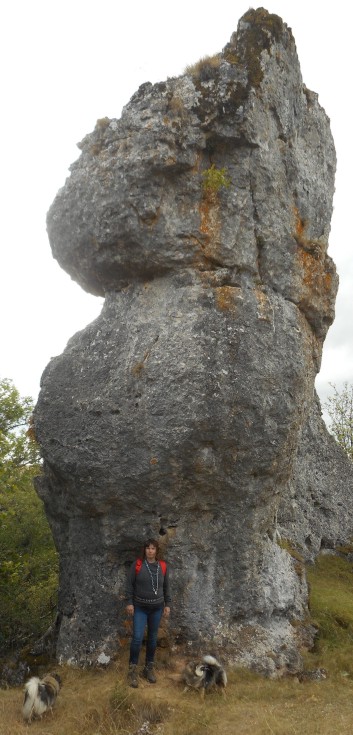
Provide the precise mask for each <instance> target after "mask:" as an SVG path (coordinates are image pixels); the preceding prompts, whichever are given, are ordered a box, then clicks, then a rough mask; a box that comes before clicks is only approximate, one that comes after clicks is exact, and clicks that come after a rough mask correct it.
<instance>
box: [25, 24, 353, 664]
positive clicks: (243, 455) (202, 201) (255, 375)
mask: <svg viewBox="0 0 353 735" xmlns="http://www.w3.org/2000/svg"><path fill="white" fill-rule="evenodd" d="M80 148H81V150H82V153H81V156H80V158H79V159H78V161H77V162H75V163H74V164H73V166H72V168H71V176H70V177H69V178H68V180H67V182H66V184H65V186H64V188H63V189H62V190H61V191H59V193H58V195H57V197H56V199H55V201H54V203H53V205H52V207H51V210H50V212H49V215H48V232H49V238H50V242H51V246H52V250H53V254H54V257H55V258H56V259H57V260H58V262H59V263H60V265H61V266H62V267H63V268H64V269H65V270H66V271H67V272H68V273H70V275H71V276H72V278H74V279H75V280H76V281H77V282H78V283H79V284H80V285H81V286H82V287H83V288H84V289H86V290H88V291H90V292H91V293H94V294H101V295H104V296H105V297H106V298H105V305H104V308H103V311H102V314H101V316H100V317H99V318H98V319H97V320H96V321H95V322H93V323H92V324H90V325H89V326H88V327H87V328H86V329H85V330H83V331H82V332H80V333H79V334H77V335H75V336H74V337H73V338H72V339H71V340H70V342H69V344H68V346H67V348H66V350H65V352H64V353H63V355H61V356H59V357H56V358H55V359H53V360H52V361H51V362H50V364H49V365H48V367H47V368H46V370H45V372H44V375H43V379H42V388H41V393H40V397H39V401H38V405H37V408H36V412H35V424H36V431H37V435H38V439H39V441H40V443H41V446H42V450H43V457H44V475H43V477H42V479H41V480H40V481H39V483H38V490H39V493H40V495H41V497H42V498H43V500H44V503H45V508H46V512H47V515H48V518H49V520H50V523H51V527H52V529H53V534H54V538H55V541H56V544H57V547H58V550H59V553H60V559H61V577H60V600H59V616H60V617H59V620H60V630H59V637H58V646H57V654H58V656H59V657H60V658H61V659H62V660H67V661H68V660H70V661H75V662H79V663H85V662H92V661H95V660H97V658H98V657H99V655H100V654H101V653H103V652H104V654H106V655H113V654H114V653H115V652H116V651H117V650H118V648H119V641H120V640H121V638H122V637H123V635H124V634H125V630H126V619H125V615H124V605H125V602H124V585H125V574H126V568H127V566H128V565H129V564H130V563H131V561H132V560H133V558H134V557H135V555H136V552H137V551H138V550H139V544H140V541H141V540H142V539H143V538H144V537H145V536H146V535H151V534H152V535H154V536H159V538H160V539H161V542H162V544H163V546H164V554H165V556H166V557H167V559H168V560H169V561H170V564H171V569H172V588H173V597H174V605H173V615H172V620H171V623H170V633H171V635H172V636H173V637H174V638H175V639H176V640H178V641H179V642H180V643H182V642H183V641H194V642H195V643H196V644H197V642H198V641H199V640H200V639H202V640H204V639H205V638H206V639H211V640H212V641H213V645H214V646H215V645H219V646H223V648H224V650H226V651H227V653H228V656H229V658H230V660H233V661H234V662H237V663H245V664H247V665H251V666H255V667H257V668H259V669H261V670H263V671H266V672H268V673H270V674H273V675H275V674H276V672H281V671H284V670H288V669H290V670H295V669H296V668H298V666H300V657H299V653H298V651H299V648H300V645H301V644H302V641H303V636H304V637H305V635H306V636H307V641H308V640H309V639H310V630H309V632H308V631H304V627H303V626H301V625H300V624H298V622H299V623H300V621H304V620H305V618H306V614H307V587H306V582H305V573H304V571H303V569H298V563H297V562H296V561H295V560H294V559H293V558H292V557H291V556H290V554H289V553H288V552H287V551H286V550H285V549H284V548H282V547H281V544H280V543H278V541H279V537H278V532H277V517H278V514H280V516H281V531H282V535H283V533H286V529H285V527H284V526H283V524H285V522H286V520H287V521H288V523H289V525H290V523H291V524H292V526H293V528H292V529H289V527H288V535H289V536H291V538H292V539H293V542H295V543H299V544H300V543H301V542H302V541H303V543H304V544H305V543H306V544H307V545H308V536H309V535H310V529H309V530H308V528H306V529H305V534H304V536H303V539H302V536H301V534H300V532H296V528H297V524H298V522H299V523H300V512H299V511H298V508H299V509H300V508H301V507H302V506H301V505H300V502H299V499H298V498H299V496H300V498H305V492H306V491H305V479H303V477H302V478H301V479H302V482H301V480H300V479H298V477H299V478H300V460H298V457H300V452H301V451H302V454H303V455H305V449H303V446H304V445H305V439H303V436H304V433H305V431H304V427H305V426H306V425H307V422H308V421H310V416H311V411H312V407H313V405H314V380H315V376H316V374H317V372H318V370H319V367H320V358H321V350H322V344H323V340H324V337H325V334H326V331H327V329H328V327H329V325H330V324H331V322H332V320H333V317H334V301H335V295H336V289H337V277H336V273H335V268H334V265H333V263H332V261H331V259H330V258H329V257H328V255H327V253H326V251H327V245H328V236H329V230H330V218H331V213H332V196H333V189H334V172H335V151H334V144H333V140H332V137H331V133H330V127H329V121H328V118H327V116H326V114H325V112H324V110H323V109H322V108H321V107H320V105H319V103H318V99H317V96H316V95H315V94H314V93H312V92H310V91H309V90H308V89H306V88H305V86H304V85H303V82H302V78H301V74H300V68H299V63H298V59H297V55H296V49H295V43H294V40H293V36H292V33H291V31H290V29H289V28H287V26H286V25H285V24H284V23H283V22H282V20H281V19H280V18H278V17H277V16H274V15H269V14H268V13H267V11H265V10H263V9H260V10H257V11H253V10H251V11H249V12H248V13H246V15H245V16H244V17H243V18H242V19H241V20H240V22H239V26H238V31H237V33H234V34H233V36H232V37H231V40H230V42H229V43H228V44H227V45H226V47H225V48H224V50H223V51H222V53H220V54H219V55H218V56H217V57H214V58H212V59H209V60H206V61H203V62H200V63H199V64H196V65H195V67H194V68H191V69H189V70H187V72H186V73H185V74H184V75H183V76H181V77H179V78H175V79H169V80H168V81H167V82H163V83H160V84H156V85H152V84H149V83H147V84H144V85H143V86H142V87H140V89H139V90H138V92H137V93H136V94H135V95H134V96H133V97H132V99H131V101H130V102H129V104H128V105H127V106H126V107H125V108H124V110H123V113H122V116H121V119H120V120H116V119H113V120H109V119H103V120H100V121H98V122H97V125H96V128H95V130H94V131H93V133H91V134H90V135H87V136H86V138H85V139H84V140H83V141H82V143H81V144H80ZM327 441H328V442H329V441H330V440H329V439H328V440H327ZM303 442H304V444H303ZM300 447H302V449H300ZM314 464H315V461H314ZM333 464H334V463H333ZM298 467H299V469H298ZM346 471H348V470H347V467H346ZM295 478H296V479H295ZM350 481H351V480H350ZM300 483H301V484H300ZM296 488H298V498H297V497H296V498H294V495H295V494H296ZM303 502H304V501H303ZM310 502H311V501H310V499H308V500H307V503H308V504H309V505H310ZM307 515H308V514H307ZM314 516H315V510H313V513H312V517H313V518H314ZM337 517H338V516H337ZM351 520H352V519H351V518H349V519H348V520H347V523H346V527H345V528H346V531H347V533H348V531H350V532H351V529H352V527H353V524H352V522H351ZM310 523H311V521H310V518H309V520H308V523H307V525H308V526H310ZM283 528H284V530H283ZM293 529H294V530H293ZM316 531H317V529H316ZM315 539H316V541H315V543H316V544H317V545H318V547H319V546H320V543H319V541H318V539H317V534H316V536H315ZM293 623H295V624H294V625H293ZM308 636H309V638H308Z"/></svg>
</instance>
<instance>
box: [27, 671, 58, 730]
mask: <svg viewBox="0 0 353 735" xmlns="http://www.w3.org/2000/svg"><path fill="white" fill-rule="evenodd" d="M60 686H61V679H60V676H59V674H47V675H46V676H44V678H43V679H39V678H38V676H32V678H31V679H29V680H28V681H27V683H26V684H25V697H24V702H23V708H22V714H23V717H24V719H25V720H26V722H31V720H32V719H33V718H34V717H42V715H44V712H47V710H52V709H53V706H54V704H55V701H56V698H57V696H58V694H59V689H60Z"/></svg>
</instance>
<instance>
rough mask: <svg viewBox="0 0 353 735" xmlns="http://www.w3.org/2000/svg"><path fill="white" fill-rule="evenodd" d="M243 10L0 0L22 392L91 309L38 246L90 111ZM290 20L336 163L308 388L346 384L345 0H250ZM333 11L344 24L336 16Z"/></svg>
mask: <svg viewBox="0 0 353 735" xmlns="http://www.w3.org/2000/svg"><path fill="white" fill-rule="evenodd" d="M249 7H258V5H257V4H254V5H253V6H251V5H249V3H248V2H237V1H236V0H231V1H230V0H217V1H216V2H212V3H211V2H206V0H188V2H186V1H185V0H179V2H178V3H175V4H172V3H167V2H165V1H164V2H162V0H150V2H146V0H144V1H141V0H135V2H133V3H132V2H130V3H129V2H126V3H124V2H119V3H118V1H117V0H115V2H112V1H111V0H99V2H97V1H95V2H91V1H90V0H60V2H58V1H57V0H45V1H44V0H19V1H18V2H16V0H13V2H10V1H9V0H8V2H6V3H4V4H3V6H2V10H1V11H0V19H1V44H0V54H1V59H0V60H1V69H2V77H3V79H2V85H1V102H2V105H1V106H2V115H1V120H0V128H1V173H0V176H1V236H2V237H1V289H0V299H1V301H0V308H1V325H2V335H1V355H2V356H1V366H0V377H7V378H11V379H12V380H13V381H14V382H15V385H16V386H17V387H18V389H19V390H20V392H21V394H22V395H31V396H33V398H34V399H36V397H37V395H38V391H39V382H40V377H41V373H42V372H43V370H44V368H45V366H46V364H47V363H48V362H49V360H50V358H51V357H52V356H54V355H57V354H60V353H61V352H62V351H63V349H64V348H65V345H66V343H67V341H68V339H69V338H70V337H71V336H72V335H73V334H74V333H75V332H77V331H78V330H79V329H82V328H84V327H85V326H86V324H88V323H89V322H90V321H92V319H94V318H95V317H96V316H97V315H98V313H99V312H100V309H101V306H102V299H98V298H95V297H93V296H90V295H88V294H86V293H84V292H83V291H82V290H81V289H80V287H79V286H78V285H76V284H75V283H74V282H73V281H71V279H70V277H69V276H68V275H67V274H66V273H64V271H62V270H61V269H60V268H59V266H58V264H57V263H56V261H54V260H53V258H52V256H51V251H50V246H49V243H48V239H47V235H46V224H45V218H46V212H47V210H48V208H49V206H50V204H51V202H52V200H53V198H54V196H55V194H56V192H57V190H58V189H59V188H60V187H61V186H62V185H63V184H64V181H65V179H66V177H67V176H68V167H69V166H70V164H71V163H72V162H73V161H74V160H75V159H76V158H77V157H78V155H79V150H78V148H77V146H76V144H77V143H78V142H79V141H80V140H81V139H82V138H83V137H84V136H85V135H86V133H88V132H90V131H91V130H92V129H93V128H94V126H95V123H96V120H97V119H98V118H102V117H105V116H108V117H120V114H121V110H122V107H123V106H124V105H125V104H126V103H127V102H128V101H129V99H130V98H131V96H132V95H133V93H134V92H135V91H136V90H137V88H138V87H139V85H140V84H142V83H144V82H146V81H150V82H158V81H162V80H164V79H166V78H167V77H172V76H177V75H179V74H181V73H182V72H183V70H184V69H185V67H186V66H187V65H188V64H192V63H193V62H195V61H197V60H198V59H199V58H201V57H202V56H206V55H212V54H214V53H217V52H218V51H220V50H221V49H222V48H223V47H224V46H225V44H226V43H227V42H228V40H229V38H230V36H231V34H232V32H233V31H234V30H236V27H237V23H238V20H239V18H240V17H241V16H242V15H243V14H244V13H245V12H246V11H247V10H248V9H249ZM264 7H265V8H266V9H267V10H268V11H269V12H271V13H277V14H278V15H280V16H281V17H282V19H283V20H284V21H285V23H287V25H289V26H290V27H291V28H292V31H293V34H294V38H295V40H296V45H297V50H298V55H299V60H300V64H301V70H302V75H303V81H304V83H305V84H306V86H307V87H309V89H311V90H313V91H314V92H317V93H318V94H319V102H320V104H321V105H322V106H323V107H324V109H325V110H326V113H327V114H328V116H329V117H330V120H331V128H332V132H333V136H334V140H335V144H336V150H337V157H338V169H337V175H336V193H335V199H334V215H333V220H332V228H331V236H330V247H329V253H330V255H331V256H332V257H333V259H334V261H335V263H336V266H337V269H338V272H339V276H340V289H339V295H338V299H337V302H336V320H335V323H334V325H333V326H332V327H331V329H330V331H329V334H328V337H327V339H326V342H325V347H324V356H323V362H322V369H321V372H320V374H319V376H318V378H317V382H316V385H317V389H318V391H319V395H320V397H321V399H322V401H324V400H325V397H326V395H327V392H330V386H329V384H330V383H334V384H336V385H337V386H338V387H339V386H340V385H342V383H343V382H345V381H348V382H353V344H352V338H351V329H352V321H353V310H352V297H351V293H352V284H353V259H352V258H351V257H350V249H351V232H352V227H351V222H350V221H349V220H350V213H351V210H352V207H353V204H352V201H351V199H350V197H351V195H352V186H351V177H352V172H353V154H352V145H351V137H352V132H351V131H352V122H351V116H350V95H351V68H352V64H351V45H352V44H351V37H350V34H351V24H350V22H349V21H348V18H347V3H346V2H345V0H338V1H337V0H336V2H335V3H334V4H331V3H330V4H328V3H325V2H322V0H321V1H317V0H316V1H315V0H311V2H309V1H308V0H306V2H302V1H301V0H299V1H297V2H294V0H293V1H289V0H271V2H264ZM345 18H346V22H345Z"/></svg>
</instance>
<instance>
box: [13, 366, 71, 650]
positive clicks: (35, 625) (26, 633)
mask: <svg viewBox="0 0 353 735" xmlns="http://www.w3.org/2000/svg"><path fill="white" fill-rule="evenodd" d="M32 410H33V404H32V400H31V399H30V398H27V397H26V398H21V397H20V395H19V393H18V391H17V389H16V388H15V386H14V385H13V383H12V382H11V381H10V380H6V379H4V380H1V381H0V652H1V653H3V652H4V651H6V650H9V649H11V648H18V647H20V646H23V645H25V644H26V643H28V642H30V641H32V640H36V639H37V638H39V637H40V636H41V634H43V633H44V632H45V630H46V629H47V628H48V626H49V625H50V623H51V622H52V618H53V612H54V610H55V606H56V591H57V585H58V572H57V554H56V550H55V548H54V544H53V539H52V535H51V532H50V529H49V526H48V523H47V520H46V517H45V514H44V510H43V504H42V502H41V501H40V499H39V498H38V496H37V494H36V492H35V490H34V487H33V478H34V477H35V476H36V475H38V474H39V473H40V457H39V450H38V446H37V444H36V441H35V438H34V436H33V428H32V426H31V414H32Z"/></svg>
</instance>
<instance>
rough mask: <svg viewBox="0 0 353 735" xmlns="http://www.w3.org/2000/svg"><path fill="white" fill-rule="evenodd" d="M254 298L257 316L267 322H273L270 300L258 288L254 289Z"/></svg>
mask: <svg viewBox="0 0 353 735" xmlns="http://www.w3.org/2000/svg"><path fill="white" fill-rule="evenodd" d="M255 296H256V300H257V303H258V310H257V316H258V318H259V319H263V320H264V321H267V322H272V320H273V308H272V304H271V301H270V299H269V298H268V296H266V294H264V292H263V291H261V289H259V288H255Z"/></svg>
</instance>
